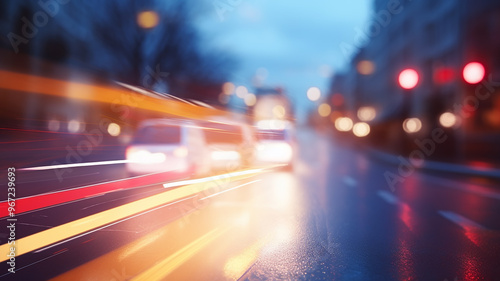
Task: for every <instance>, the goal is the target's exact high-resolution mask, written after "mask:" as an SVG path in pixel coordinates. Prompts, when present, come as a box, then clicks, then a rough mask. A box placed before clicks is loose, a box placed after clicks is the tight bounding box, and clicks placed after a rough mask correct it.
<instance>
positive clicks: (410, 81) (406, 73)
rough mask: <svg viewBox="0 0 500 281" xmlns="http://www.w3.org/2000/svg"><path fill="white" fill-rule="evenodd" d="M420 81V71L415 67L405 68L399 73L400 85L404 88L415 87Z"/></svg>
mask: <svg viewBox="0 0 500 281" xmlns="http://www.w3.org/2000/svg"><path fill="white" fill-rule="evenodd" d="M417 83H418V73H417V71H415V70H414V69H405V70H403V71H401V73H400V74H399V85H400V86H401V87H402V88H403V89H407V90H410V89H413V88H415V86H417Z"/></svg>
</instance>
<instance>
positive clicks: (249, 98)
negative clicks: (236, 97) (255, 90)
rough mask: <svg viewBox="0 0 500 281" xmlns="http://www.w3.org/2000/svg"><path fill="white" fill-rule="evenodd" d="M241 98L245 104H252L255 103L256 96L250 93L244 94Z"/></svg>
mask: <svg viewBox="0 0 500 281" xmlns="http://www.w3.org/2000/svg"><path fill="white" fill-rule="evenodd" d="M243 99H244V101H245V104H246V106H254V105H255V103H257V97H256V96H255V94H252V93H248V94H246V95H245V97H244V98H243Z"/></svg>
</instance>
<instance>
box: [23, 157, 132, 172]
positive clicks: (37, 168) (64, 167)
mask: <svg viewBox="0 0 500 281" xmlns="http://www.w3.org/2000/svg"><path fill="white" fill-rule="evenodd" d="M128 162H131V161H130V160H109V161H98V162H86V163H73V164H61V165H51V166H39V167H29V168H22V169H19V170H21V171H45V170H54V169H66V168H75V167H89V166H102V165H114V164H124V163H128Z"/></svg>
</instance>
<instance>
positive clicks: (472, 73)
mask: <svg viewBox="0 0 500 281" xmlns="http://www.w3.org/2000/svg"><path fill="white" fill-rule="evenodd" d="M484 74H485V70H484V66H483V65H482V64H480V63H478V62H470V63H468V64H467V65H466V66H465V67H464V71H463V76H464V80H465V82H467V83H469V84H477V83H479V82H481V80H483V78H484Z"/></svg>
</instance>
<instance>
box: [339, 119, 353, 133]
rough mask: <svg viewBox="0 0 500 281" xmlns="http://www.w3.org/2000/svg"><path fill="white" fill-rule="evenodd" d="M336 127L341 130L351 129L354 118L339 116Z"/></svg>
mask: <svg viewBox="0 0 500 281" xmlns="http://www.w3.org/2000/svg"><path fill="white" fill-rule="evenodd" d="M335 128H336V129H337V130H339V131H341V132H347V131H350V130H351V129H352V119H351V118H349V117H341V118H337V120H335Z"/></svg>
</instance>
